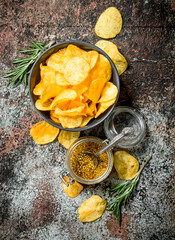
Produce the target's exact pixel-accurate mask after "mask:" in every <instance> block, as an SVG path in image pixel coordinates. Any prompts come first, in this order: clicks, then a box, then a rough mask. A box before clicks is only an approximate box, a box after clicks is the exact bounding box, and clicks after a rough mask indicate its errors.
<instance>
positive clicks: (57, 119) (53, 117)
mask: <svg viewBox="0 0 175 240" xmlns="http://www.w3.org/2000/svg"><path fill="white" fill-rule="evenodd" d="M50 118H51V119H52V120H53V121H54V122H56V123H58V124H59V123H60V120H59V118H58V117H57V116H56V117H55V116H54V110H52V111H50Z"/></svg>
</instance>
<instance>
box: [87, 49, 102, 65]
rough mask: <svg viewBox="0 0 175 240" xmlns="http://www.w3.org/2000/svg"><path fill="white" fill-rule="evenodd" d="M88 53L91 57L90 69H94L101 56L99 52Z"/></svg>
mask: <svg viewBox="0 0 175 240" xmlns="http://www.w3.org/2000/svg"><path fill="white" fill-rule="evenodd" d="M88 53H89V55H90V67H91V69H92V68H93V67H95V64H96V63H97V60H98V56H99V54H98V52H97V51H89V52H88Z"/></svg>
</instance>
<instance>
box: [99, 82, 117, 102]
mask: <svg viewBox="0 0 175 240" xmlns="http://www.w3.org/2000/svg"><path fill="white" fill-rule="evenodd" d="M117 94H118V88H117V87H116V86H115V85H114V84H113V83H111V82H107V83H106V84H105V86H104V88H103V90H102V93H101V98H100V99H99V101H98V102H99V103H100V102H101V103H102V102H109V101H110V100H112V99H116V97H117Z"/></svg>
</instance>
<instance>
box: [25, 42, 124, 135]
mask: <svg viewBox="0 0 175 240" xmlns="http://www.w3.org/2000/svg"><path fill="white" fill-rule="evenodd" d="M65 44H75V45H76V44H82V45H83V44H84V45H85V46H87V47H89V48H91V49H93V50H96V51H98V53H101V54H103V55H104V56H105V57H106V58H107V59H108V60H109V62H110V64H111V66H112V71H114V70H115V72H116V77H117V79H116V82H117V84H118V86H117V88H118V95H117V98H116V101H115V102H114V104H113V105H112V106H111V109H110V110H109V112H108V113H107V114H106V115H105V116H103V117H102V118H101V119H99V120H98V121H97V122H95V123H94V124H92V125H90V126H88V124H87V125H86V126H84V127H78V128H63V127H62V126H61V125H58V124H56V123H54V122H52V121H51V120H49V119H47V117H45V116H44V115H43V114H42V112H41V111H40V110H38V109H37V108H36V106H35V102H34V100H33V97H32V92H31V87H30V86H31V79H32V74H33V70H34V68H35V66H36V64H37V63H38V61H39V60H40V59H41V58H42V56H43V55H45V53H47V52H48V51H50V50H51V49H53V48H55V47H57V46H60V45H65ZM80 48H81V47H80ZM28 86H29V97H30V100H31V102H32V105H33V107H34V109H35V111H36V112H37V113H38V114H39V115H40V116H41V118H42V119H43V120H44V121H46V122H47V123H49V124H51V125H52V126H54V127H56V128H59V129H60V130H65V131H71V132H78V131H85V130H89V129H92V128H94V127H97V126H98V125H100V124H101V123H102V122H104V120H105V119H106V118H108V117H109V116H110V115H111V113H112V112H113V110H114V108H115V106H116V104H117V102H118V99H119V95H120V79H119V74H118V71H117V68H116V66H115V64H114V63H113V61H112V59H111V58H110V57H109V56H108V55H107V53H105V52H104V51H103V50H102V49H100V48H99V47H97V46H95V45H93V44H91V43H88V42H84V41H80V40H70V41H63V42H59V43H56V44H54V45H53V46H51V47H50V48H48V49H46V50H45V51H44V52H43V53H42V54H41V55H40V56H39V57H38V58H37V59H36V61H35V62H34V64H33V66H32V68H31V70H30V74H29V77H28Z"/></svg>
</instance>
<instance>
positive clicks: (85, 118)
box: [80, 116, 93, 127]
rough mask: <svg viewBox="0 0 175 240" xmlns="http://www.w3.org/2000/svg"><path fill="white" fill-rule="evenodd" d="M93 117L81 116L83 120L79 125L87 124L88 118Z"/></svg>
mask: <svg viewBox="0 0 175 240" xmlns="http://www.w3.org/2000/svg"><path fill="white" fill-rule="evenodd" d="M92 118H93V117H91V116H90V117H86V116H83V120H82V123H81V125H80V127H84V126H86V125H87V124H88V122H90V120H91V119H92Z"/></svg>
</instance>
